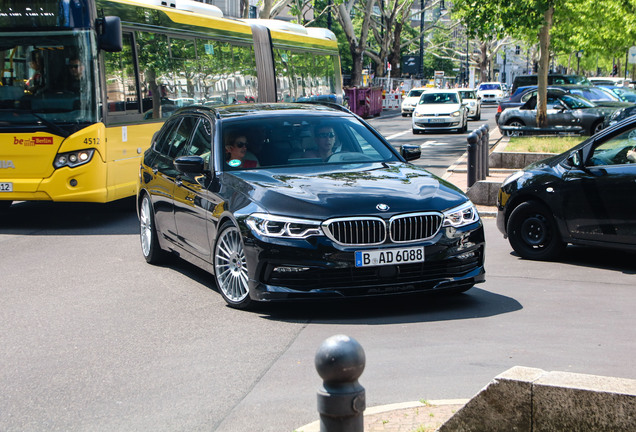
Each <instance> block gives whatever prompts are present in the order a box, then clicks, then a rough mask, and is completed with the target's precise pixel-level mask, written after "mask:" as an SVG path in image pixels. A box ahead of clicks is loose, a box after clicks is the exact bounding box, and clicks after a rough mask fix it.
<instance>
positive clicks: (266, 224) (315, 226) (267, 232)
mask: <svg viewBox="0 0 636 432" xmlns="http://www.w3.org/2000/svg"><path fill="white" fill-rule="evenodd" d="M245 222H246V223H247V226H249V227H250V228H251V229H252V231H254V232H255V233H257V234H259V235H261V236H266V237H283V238H298V239H302V238H307V237H310V236H313V235H323V232H322V229H321V228H320V222H319V221H314V220H309V219H296V218H288V217H284V216H274V215H270V214H265V213H253V214H251V215H249V216H248V217H247V219H246V221H245Z"/></svg>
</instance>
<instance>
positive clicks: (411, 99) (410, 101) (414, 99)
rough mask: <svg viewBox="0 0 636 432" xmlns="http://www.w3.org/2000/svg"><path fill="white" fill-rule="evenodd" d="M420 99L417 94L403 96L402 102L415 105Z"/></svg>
mask: <svg viewBox="0 0 636 432" xmlns="http://www.w3.org/2000/svg"><path fill="white" fill-rule="evenodd" d="M419 100H420V97H419V96H413V97H405V98H404V99H402V103H403V104H410V105H415V104H416V103H417V102H418V101H419Z"/></svg>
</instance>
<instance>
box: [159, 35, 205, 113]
mask: <svg viewBox="0 0 636 432" xmlns="http://www.w3.org/2000/svg"><path fill="white" fill-rule="evenodd" d="M170 60H171V62H170V69H171V70H170V71H169V72H168V73H167V74H166V76H165V77H164V81H165V85H166V92H165V94H164V97H165V98H166V99H167V100H166V102H165V103H166V104H171V105H174V106H175V107H177V108H181V107H183V106H187V105H192V104H194V103H197V102H198V101H197V100H196V99H195V94H194V93H195V85H194V84H195V80H196V75H197V68H196V51H195V49H194V40H193V39H177V38H173V37H171V38H170Z"/></svg>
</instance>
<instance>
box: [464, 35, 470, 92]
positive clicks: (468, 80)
mask: <svg viewBox="0 0 636 432" xmlns="http://www.w3.org/2000/svg"><path fill="white" fill-rule="evenodd" d="M468 71H469V66H468V29H467V30H466V75H465V81H464V82H465V83H466V87H468V83H469V82H470V76H469V72H468Z"/></svg>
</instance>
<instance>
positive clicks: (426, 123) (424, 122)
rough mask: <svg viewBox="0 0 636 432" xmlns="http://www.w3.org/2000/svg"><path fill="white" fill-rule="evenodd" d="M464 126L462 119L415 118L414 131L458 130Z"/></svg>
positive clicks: (448, 117) (440, 117)
mask: <svg viewBox="0 0 636 432" xmlns="http://www.w3.org/2000/svg"><path fill="white" fill-rule="evenodd" d="M461 125H462V118H461V117H450V116H444V117H442V116H439V117H432V116H431V117H414V118H413V129H416V130H434V129H456V128H460V127H461Z"/></svg>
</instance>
